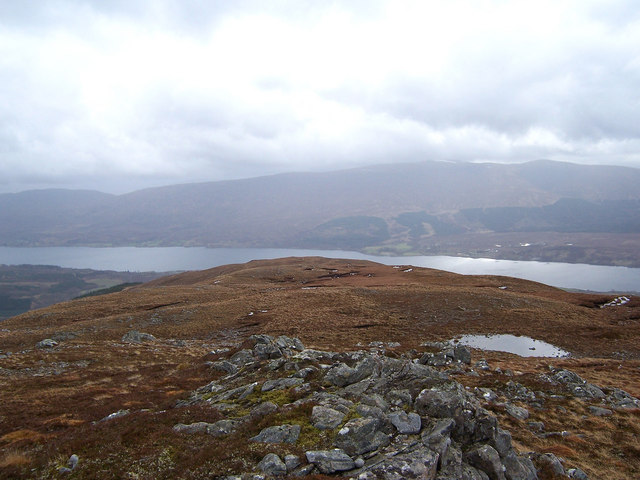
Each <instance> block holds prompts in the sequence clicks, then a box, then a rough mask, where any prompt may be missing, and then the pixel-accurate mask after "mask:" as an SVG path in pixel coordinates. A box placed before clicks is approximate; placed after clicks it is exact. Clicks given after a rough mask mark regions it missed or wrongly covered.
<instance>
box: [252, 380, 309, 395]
mask: <svg viewBox="0 0 640 480" xmlns="http://www.w3.org/2000/svg"><path fill="white" fill-rule="evenodd" d="M302 383H304V380H303V379H302V378H290V377H289V378H276V379H275V380H267V381H266V382H264V383H263V384H262V391H263V392H269V391H271V390H284V389H285V388H289V387H295V386H298V385H301V384H302Z"/></svg>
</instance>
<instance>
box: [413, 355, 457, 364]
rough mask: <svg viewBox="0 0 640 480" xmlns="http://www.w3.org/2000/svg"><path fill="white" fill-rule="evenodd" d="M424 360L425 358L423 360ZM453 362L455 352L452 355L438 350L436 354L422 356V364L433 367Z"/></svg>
mask: <svg viewBox="0 0 640 480" xmlns="http://www.w3.org/2000/svg"><path fill="white" fill-rule="evenodd" d="M423 360H425V361H424V362H423ZM451 362H453V352H452V354H451V355H447V354H446V353H445V352H438V353H436V354H433V355H430V356H428V357H427V358H424V357H423V358H421V359H420V362H419V363H421V364H426V365H430V366H432V367H444V366H445V365H449V364H450V363H451Z"/></svg>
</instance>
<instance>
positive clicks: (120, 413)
mask: <svg viewBox="0 0 640 480" xmlns="http://www.w3.org/2000/svg"><path fill="white" fill-rule="evenodd" d="M129 413H131V412H130V411H129V410H118V411H117V412H113V413H110V414H109V415H107V416H106V417H104V418H103V419H102V420H100V421H101V422H105V421H109V420H114V419H116V418H120V417H125V416H127V415H129Z"/></svg>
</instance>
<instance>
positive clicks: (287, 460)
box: [284, 454, 302, 472]
mask: <svg viewBox="0 0 640 480" xmlns="http://www.w3.org/2000/svg"><path fill="white" fill-rule="evenodd" d="M284 464H285V466H286V467H287V471H288V472H291V471H293V470H295V469H296V468H298V467H299V466H300V465H301V464H302V460H300V457H298V456H297V455H292V454H289V455H285V456H284Z"/></svg>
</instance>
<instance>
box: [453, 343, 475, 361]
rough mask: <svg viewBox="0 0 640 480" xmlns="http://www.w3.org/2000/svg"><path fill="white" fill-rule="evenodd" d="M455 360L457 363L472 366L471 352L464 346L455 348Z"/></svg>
mask: <svg viewBox="0 0 640 480" xmlns="http://www.w3.org/2000/svg"><path fill="white" fill-rule="evenodd" d="M453 359H454V360H455V361H456V362H461V363H466V364H467V365H469V364H471V351H470V350H469V349H468V348H467V347H465V346H464V345H460V344H458V345H456V346H455V347H454V348H453Z"/></svg>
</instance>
